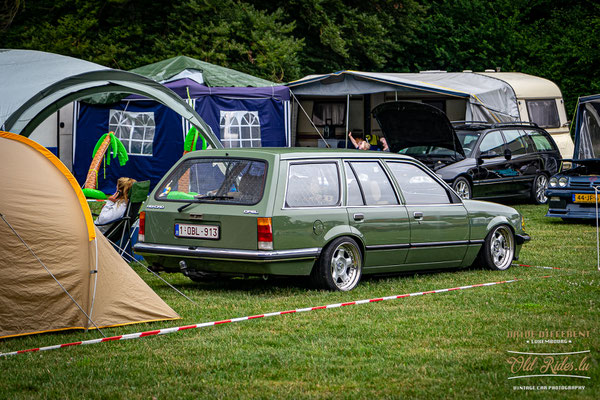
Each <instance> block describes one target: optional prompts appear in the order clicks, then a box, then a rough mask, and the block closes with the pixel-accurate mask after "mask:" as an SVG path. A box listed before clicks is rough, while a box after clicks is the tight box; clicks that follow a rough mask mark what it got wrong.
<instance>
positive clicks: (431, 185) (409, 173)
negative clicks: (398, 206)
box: [387, 162, 451, 205]
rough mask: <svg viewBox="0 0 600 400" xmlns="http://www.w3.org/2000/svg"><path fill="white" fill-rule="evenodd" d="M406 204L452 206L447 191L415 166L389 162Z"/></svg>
mask: <svg viewBox="0 0 600 400" xmlns="http://www.w3.org/2000/svg"><path fill="white" fill-rule="evenodd" d="M387 164H388V166H389V167H390V169H391V170H392V174H394V178H396V181H397V182H398V184H399V185H400V189H401V190H402V194H403V195H404V200H405V201H406V204H409V205H410V204H450V203H451V201H450V197H448V192H447V191H446V189H445V188H444V187H443V186H442V185H441V184H440V183H439V182H437V181H436V180H435V179H433V178H432V177H431V176H430V175H429V174H427V173H426V172H425V171H423V170H422V169H421V168H419V167H417V166H416V165H414V164H408V163H399V162H388V163H387Z"/></svg>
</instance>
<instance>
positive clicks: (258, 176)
mask: <svg viewBox="0 0 600 400" xmlns="http://www.w3.org/2000/svg"><path fill="white" fill-rule="evenodd" d="M528 240H529V236H528V235H527V234H526V233H525V232H524V230H523V217H522V216H521V215H520V214H519V213H518V212H517V211H516V210H514V209H513V208H510V207H506V206H503V205H499V204H494V203H489V202H483V201H476V200H463V199H461V198H460V197H459V196H458V195H457V194H456V193H455V192H454V191H453V190H452V189H451V188H450V187H449V186H448V185H447V184H446V183H445V182H444V181H443V180H442V179H440V178H439V177H438V176H437V175H436V174H435V173H433V172H432V171H431V170H429V169H428V168H427V167H425V166H424V165H423V164H421V163H420V162H419V161H416V160H415V159H413V158H411V157H408V156H403V155H399V154H390V153H386V152H373V151H356V150H329V149H308V148H261V149H220V150H205V151H199V152H192V153H188V154H187V155H185V156H184V157H183V158H182V159H181V160H180V161H179V162H178V163H177V164H176V165H175V166H174V167H173V168H172V169H171V170H170V171H169V172H168V173H167V175H166V176H165V177H164V178H163V180H162V181H161V182H160V184H159V185H157V187H156V188H155V189H154V191H153V192H152V193H151V195H150V197H149V199H148V200H147V201H146V203H145V206H144V208H143V209H142V213H141V215H140V233H139V239H138V243H137V244H136V245H135V247H134V250H135V252H136V253H138V254H141V255H143V256H144V258H145V259H146V260H147V261H148V263H149V264H150V265H151V266H152V268H154V269H155V270H164V271H167V272H183V273H184V274H185V275H186V276H188V277H190V278H191V279H193V280H201V279H203V278H204V277H206V276H210V275H214V274H234V275H239V274H243V275H287V276H310V277H311V278H312V280H313V281H314V282H315V284H316V285H317V286H319V287H321V288H325V289H330V290H343V291H347V290H351V289H353V288H354V287H355V286H356V285H357V284H358V282H359V280H360V278H361V276H362V274H374V273H377V274H381V273H390V272H398V271H409V270H425V269H427V270H432V269H439V268H446V267H447V268H455V267H466V266H470V265H472V264H473V263H475V262H478V263H479V264H480V265H482V266H487V267H488V268H491V269H496V270H505V269H507V268H509V267H510V265H511V263H512V260H513V259H516V258H517V256H518V254H519V250H520V248H521V245H522V244H523V243H525V242H526V241H528Z"/></svg>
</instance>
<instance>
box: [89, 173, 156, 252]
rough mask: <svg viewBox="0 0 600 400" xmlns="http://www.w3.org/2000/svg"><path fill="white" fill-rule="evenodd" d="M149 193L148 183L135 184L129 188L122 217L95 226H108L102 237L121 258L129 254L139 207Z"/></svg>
mask: <svg viewBox="0 0 600 400" xmlns="http://www.w3.org/2000/svg"><path fill="white" fill-rule="evenodd" d="M149 192H150V181H142V182H135V183H134V184H133V185H132V186H131V190H130V192H129V202H128V203H127V209H126V210H125V214H124V215H123V217H121V218H119V219H117V220H114V221H111V222H109V223H106V224H99V225H97V226H108V229H107V230H106V231H105V232H104V236H106V238H107V239H108V240H110V241H111V242H112V243H113V245H115V246H116V247H117V249H116V250H117V251H118V252H119V254H120V255H121V256H123V253H127V254H131V249H130V247H131V239H132V238H133V234H134V232H135V231H134V229H133V225H134V224H135V222H136V221H137V219H138V214H139V212H140V207H141V206H142V203H143V202H144V201H145V200H146V198H147V197H148V193H149ZM119 248H120V249H119Z"/></svg>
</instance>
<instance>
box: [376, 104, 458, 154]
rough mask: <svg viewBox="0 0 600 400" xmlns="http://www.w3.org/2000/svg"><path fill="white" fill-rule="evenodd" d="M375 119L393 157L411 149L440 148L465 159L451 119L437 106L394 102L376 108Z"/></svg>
mask: <svg viewBox="0 0 600 400" xmlns="http://www.w3.org/2000/svg"><path fill="white" fill-rule="evenodd" d="M373 116H374V117H375V119H377V122H378V123H379V126H380V127H381V131H382V133H383V135H384V136H385V140H386V141H387V143H388V146H389V148H390V151H391V152H393V153H397V152H399V151H400V150H402V149H405V148H407V147H412V146H437V147H443V148H446V149H449V150H452V151H456V152H457V153H458V154H460V155H462V156H463V157H464V156H465V152H464V150H463V148H462V146H461V144H460V141H459V140H458V137H457V136H456V132H455V131H454V128H453V127H452V124H451V123H450V121H449V120H448V117H446V114H444V113H443V112H442V111H441V110H439V109H438V108H436V107H434V106H430V105H429V104H424V103H418V102H414V101H391V102H387V103H382V104H380V105H378V106H377V107H375V108H374V109H373Z"/></svg>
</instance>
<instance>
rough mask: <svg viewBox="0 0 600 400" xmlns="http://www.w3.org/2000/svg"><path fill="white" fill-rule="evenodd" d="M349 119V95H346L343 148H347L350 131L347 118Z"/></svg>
mask: <svg viewBox="0 0 600 400" xmlns="http://www.w3.org/2000/svg"><path fill="white" fill-rule="evenodd" d="M349 119H350V95H349V94H347V95H346V135H345V136H346V145H345V147H344V148H346V149H347V148H348V133H349V132H350V130H349V126H348V120H349Z"/></svg>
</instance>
